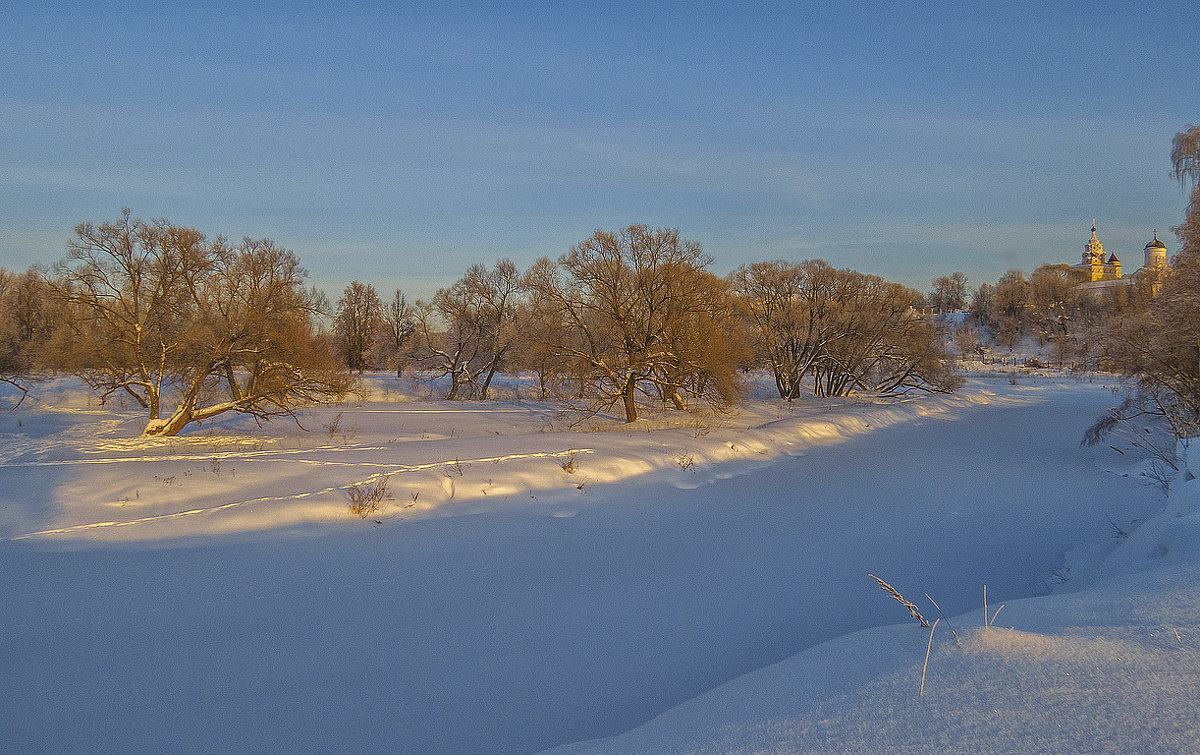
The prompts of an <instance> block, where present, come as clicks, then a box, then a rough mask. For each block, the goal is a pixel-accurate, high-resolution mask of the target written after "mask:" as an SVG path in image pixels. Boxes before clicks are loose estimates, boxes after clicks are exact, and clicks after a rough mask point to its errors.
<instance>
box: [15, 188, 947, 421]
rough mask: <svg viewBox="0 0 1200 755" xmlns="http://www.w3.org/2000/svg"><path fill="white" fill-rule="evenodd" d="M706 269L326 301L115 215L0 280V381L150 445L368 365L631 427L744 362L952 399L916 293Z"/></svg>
mask: <svg viewBox="0 0 1200 755" xmlns="http://www.w3.org/2000/svg"><path fill="white" fill-rule="evenodd" d="M711 262H712V260H711V258H710V257H708V256H707V255H706V254H705V253H704V252H703V250H702V249H701V247H700V245H699V244H698V243H696V242H694V241H689V240H687V239H684V238H681V237H680V235H679V233H678V231H675V230H672V229H665V228H650V227H648V226H644V225H634V226H630V227H628V228H625V229H622V230H620V231H617V232H606V231H597V232H596V233H594V234H593V235H592V236H591V237H589V238H587V239H586V240H584V241H582V242H580V243H579V244H576V245H575V246H573V247H571V249H570V250H568V251H567V252H566V253H565V254H563V255H562V256H560V257H559V258H557V259H553V260H552V259H549V258H543V259H539V260H538V261H537V262H535V263H534V264H533V265H532V266H531V267H530V268H529V269H528V270H525V271H520V270H518V269H517V268H516V266H515V265H514V264H513V263H512V262H511V261H509V260H501V261H499V262H497V263H496V264H495V265H493V266H491V267H487V266H485V265H472V266H471V267H470V268H468V270H467V271H466V272H465V273H464V275H463V276H462V277H461V278H459V279H458V280H457V281H455V282H454V283H453V284H451V285H450V286H447V287H445V288H443V289H441V290H439V291H438V292H437V293H436V294H435V295H434V296H433V297H432V298H431V299H430V300H429V301H414V302H411V303H410V302H409V301H408V300H407V297H406V296H405V294H404V293H403V292H401V291H395V292H394V293H393V294H392V295H391V296H389V297H388V299H387V300H386V301H385V300H384V299H383V298H382V297H381V296H380V295H379V293H378V291H377V290H376V289H375V287H374V286H372V285H370V284H368V283H362V282H358V281H356V282H353V283H351V284H350V285H349V286H347V287H346V289H345V290H344V291H343V292H342V294H341V296H340V297H339V298H338V300H337V301H336V303H334V304H333V305H332V306H331V305H330V303H329V302H328V299H327V298H326V297H325V296H324V295H322V294H321V293H320V292H319V291H316V290H313V289H307V288H305V287H304V279H305V277H306V273H305V271H304V270H303V268H302V267H301V266H300V264H299V260H298V259H297V258H296V256H295V255H294V254H293V253H292V252H291V251H289V250H286V249H283V248H281V247H278V246H276V245H275V244H274V243H272V242H271V241H269V240H266V239H259V240H254V239H248V238H247V239H243V240H242V242H241V243H239V244H232V243H230V242H229V241H227V240H226V239H224V238H220V237H217V238H213V239H210V238H208V237H207V236H205V235H204V234H203V233H201V232H200V231H197V230H195V229H191V228H185V227H180V226H176V225H173V224H171V223H169V222H167V221H165V220H156V221H149V222H147V221H142V220H138V219H135V218H132V217H131V216H130V213H129V212H128V211H124V212H123V214H122V216H121V217H120V218H118V219H117V220H115V221H113V222H108V223H101V224H99V225H95V224H92V223H83V224H81V225H79V226H77V227H76V229H75V238H74V239H73V240H72V241H71V243H70V245H69V247H68V254H67V258H66V259H65V260H63V261H62V262H60V263H59V264H57V265H56V266H55V267H54V268H52V269H48V270H39V269H32V270H29V271H27V272H25V273H21V274H14V273H9V272H0V304H2V306H3V309H2V310H0V311H2V312H3V316H2V318H0V374H3V376H4V378H5V379H6V380H7V381H8V382H12V383H14V384H17V385H21V384H22V376H27V375H30V374H33V373H35V372H47V371H63V372H69V373H72V374H75V375H78V376H80V377H81V378H82V379H84V380H85V381H87V382H88V383H89V384H90V385H92V386H93V387H95V388H96V389H97V390H98V391H100V392H101V394H102V395H103V396H104V397H106V398H107V397H109V396H112V395H114V394H118V395H122V396H126V397H128V398H131V399H132V400H134V401H135V402H137V403H138V405H140V406H142V407H143V408H145V409H146V411H147V416H148V420H147V424H146V428H145V431H144V432H145V433H146V434H162V435H173V434H175V433H177V432H179V431H180V430H181V429H182V428H183V427H185V426H187V425H188V424H191V423H193V422H198V421H202V420H205V419H208V418H210V417H213V416H216V415H218V414H221V413H223V412H229V411H233V412H240V413H246V414H251V415H254V416H258V417H268V416H274V415H279V414H283V415H289V414H294V412H295V410H296V409H297V408H298V407H299V406H301V405H303V404H304V403H307V402H311V401H320V400H326V399H329V398H332V397H336V396H340V395H342V394H343V393H344V392H345V391H346V390H347V389H348V388H349V387H350V385H351V382H352V381H351V373H353V372H359V373H361V372H362V371H364V370H367V369H391V370H395V371H397V372H398V373H399V372H401V371H403V370H404V369H406V368H413V369H418V370H421V371H423V372H424V373H425V374H427V375H430V376H434V377H447V378H449V389H448V391H447V394H446V397H447V398H451V399H455V398H480V399H484V398H488V397H489V395H490V394H491V392H492V383H493V380H494V378H495V376H496V375H497V374H500V373H516V372H523V373H531V374H533V375H536V376H537V380H538V386H539V390H540V394H541V397H542V398H544V399H550V398H564V399H569V400H574V401H578V402H581V403H583V404H586V405H587V406H589V407H590V408H592V409H596V410H599V409H604V408H610V407H614V406H620V407H621V410H622V411H623V412H624V415H625V418H626V420H627V421H633V420H635V419H637V416H638V406H639V403H640V402H641V401H642V400H644V399H646V398H647V397H648V398H650V399H652V400H655V401H661V402H663V403H664V404H665V405H668V406H672V407H675V408H678V409H683V408H686V407H687V406H689V405H691V404H695V403H697V402H708V403H712V404H718V405H723V404H728V403H730V402H732V401H734V400H735V399H736V398H737V396H738V395H739V392H740V390H741V386H742V383H743V375H744V374H745V373H746V372H747V371H749V370H753V369H760V368H761V369H767V370H769V371H771V372H772V374H773V375H774V377H775V383H776V386H777V388H778V390H779V395H780V396H781V397H783V398H786V399H793V398H795V397H797V396H798V395H800V393H801V391H802V390H807V391H810V392H812V393H815V394H816V395H821V396H840V395H845V394H848V393H850V392H853V391H875V392H902V391H908V390H913V389H921V390H930V391H945V390H952V389H953V388H954V387H955V386H956V385H957V379H956V378H955V377H954V375H953V373H952V370H951V368H950V364H949V359H948V356H949V355H948V353H947V351H946V349H945V347H944V345H943V340H944V339H942V338H941V337H940V336H939V335H938V333H937V331H936V329H935V327H934V325H933V324H932V323H931V322H930V321H929V320H928V319H927V318H923V317H921V316H920V313H919V311H918V309H917V307H918V306H919V305H920V304H921V301H922V296H921V294H920V293H919V292H917V291H914V290H912V289H908V288H905V287H904V286H901V285H899V284H895V283H889V282H887V281H884V280H883V279H881V278H878V277H876V276H871V275H864V274H862V273H858V272H855V271H851V270H838V269H835V268H833V267H832V266H830V265H828V264H827V263H825V262H822V261H819V260H814V261H807V262H801V263H792V262H782V261H780V262H763V263H755V264H753V265H746V266H743V267H741V268H739V269H738V270H736V271H735V272H734V273H732V274H731V275H729V276H726V277H724V278H722V277H718V276H716V275H715V274H713V273H712V272H711V271H710V270H709V269H708V268H709V266H710V264H711ZM802 386H803V387H802ZM168 401H169V403H167V402H168Z"/></svg>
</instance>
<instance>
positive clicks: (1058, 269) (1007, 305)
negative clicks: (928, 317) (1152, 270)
mask: <svg viewBox="0 0 1200 755" xmlns="http://www.w3.org/2000/svg"><path fill="white" fill-rule="evenodd" d="M1088 280H1089V278H1088V276H1087V274H1085V273H1084V272H1083V271H1082V270H1080V269H1078V268H1076V267H1072V266H1071V265H1066V264H1046V265H1042V266H1041V267H1039V268H1037V269H1036V270H1034V272H1033V274H1032V275H1026V274H1025V273H1024V272H1022V271H1019V270H1010V271H1008V272H1007V273H1005V274H1004V275H1003V276H1001V277H1000V280H999V281H997V282H996V283H982V284H980V285H979V286H978V287H977V288H974V289H968V287H967V278H966V276H965V275H963V274H962V273H954V274H953V275H952V276H944V277H941V278H936V279H934V281H933V288H932V289H931V290H930V292H929V293H928V294H927V295H926V302H927V304H928V306H929V307H930V308H932V309H933V310H934V311H937V312H954V311H960V312H962V311H965V312H966V313H967V318H966V324H967V325H969V326H972V328H973V329H972V328H966V329H959V330H958V331H956V332H955V333H954V338H955V341H954V345H955V349H956V351H958V352H959V354H960V356H962V357H963V358H970V355H972V354H978V353H982V351H983V346H984V343H983V342H981V341H980V340H979V339H978V338H977V337H976V335H975V334H976V333H977V332H978V333H984V334H986V335H987V336H988V339H990V340H991V341H992V342H993V343H994V344H995V345H996V346H997V347H999V348H1003V349H1008V350H1010V351H1011V350H1014V349H1016V348H1017V346H1018V344H1019V343H1020V342H1021V341H1022V339H1031V340H1032V341H1033V342H1035V343H1037V344H1038V345H1040V346H1045V347H1047V350H1048V352H1049V355H1050V358H1051V359H1052V361H1053V362H1054V365H1055V366H1057V367H1059V368H1060V369H1064V368H1070V367H1079V368H1086V369H1110V368H1111V367H1112V365H1111V363H1110V360H1107V359H1106V353H1107V352H1106V347H1105V333H1106V331H1107V329H1108V328H1109V327H1111V326H1112V325H1113V324H1114V323H1117V322H1119V321H1121V320H1125V319H1128V318H1130V317H1134V316H1137V315H1139V314H1141V313H1144V312H1146V311H1147V309H1148V308H1149V306H1150V303H1151V300H1152V299H1153V298H1154V296H1153V294H1154V292H1155V290H1156V289H1157V288H1160V287H1161V285H1162V282H1163V278H1162V277H1160V276H1156V275H1152V274H1146V275H1142V276H1140V277H1138V278H1136V279H1134V281H1133V282H1132V283H1130V284H1129V285H1119V286H1113V287H1111V288H1105V289H1101V290H1099V291H1096V290H1089V289H1087V288H1085V287H1082V286H1081V285H1080V284H1082V283H1085V282H1087V281H1088Z"/></svg>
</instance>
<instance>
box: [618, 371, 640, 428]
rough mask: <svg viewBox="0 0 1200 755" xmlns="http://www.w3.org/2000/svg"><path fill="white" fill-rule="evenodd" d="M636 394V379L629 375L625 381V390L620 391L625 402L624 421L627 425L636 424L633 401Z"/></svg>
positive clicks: (635, 404) (635, 406)
mask: <svg viewBox="0 0 1200 755" xmlns="http://www.w3.org/2000/svg"><path fill="white" fill-rule="evenodd" d="M636 392H637V379H636V378H635V377H634V376H633V375H630V376H629V377H627V378H626V379H625V389H624V390H623V391H621V395H622V396H624V400H625V421H626V422H627V423H628V422H636V421H637V418H638V415H637V402H636V401H634V396H635V395H636Z"/></svg>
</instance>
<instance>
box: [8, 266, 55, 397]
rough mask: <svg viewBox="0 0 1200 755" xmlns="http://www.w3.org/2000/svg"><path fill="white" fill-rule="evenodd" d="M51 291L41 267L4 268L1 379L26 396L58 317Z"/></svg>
mask: <svg viewBox="0 0 1200 755" xmlns="http://www.w3.org/2000/svg"><path fill="white" fill-rule="evenodd" d="M49 292H50V284H49V283H48V282H47V281H46V278H45V276H44V275H43V273H42V272H41V271H40V270H38V269H37V268H30V269H28V270H26V271H25V272H24V273H12V272H9V271H7V270H4V269H0V382H4V383H8V384H9V385H12V386H13V387H15V388H17V389H18V390H20V391H21V393H22V399H23V398H24V395H25V392H26V390H27V387H28V382H29V377H30V375H31V372H32V371H33V370H34V369H35V368H36V367H37V366H38V364H39V361H40V360H41V356H42V351H43V350H44V347H45V344H46V342H47V341H48V340H49V337H50V329H51V325H52V323H53V322H54V320H55V319H56V318H55V313H54V311H53V310H54V303H53V302H52V301H51V300H50V296H49ZM19 403H20V402H18V404H19Z"/></svg>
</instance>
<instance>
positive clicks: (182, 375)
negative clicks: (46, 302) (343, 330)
mask: <svg viewBox="0 0 1200 755" xmlns="http://www.w3.org/2000/svg"><path fill="white" fill-rule="evenodd" d="M304 277H305V272H304V270H303V268H301V267H300V263H299V261H298V260H297V259H296V256H295V255H294V254H293V253H292V252H291V251H289V250H287V249H283V248H281V247H278V246H276V245H275V244H274V243H273V242H271V241H269V240H266V239H262V240H252V239H248V238H247V239H244V240H243V241H242V243H241V244H239V245H237V246H231V245H230V244H228V243H227V242H226V241H225V240H224V239H223V238H219V237H218V238H216V239H212V240H209V239H208V238H206V237H205V235H204V234H203V233H201V232H200V231H197V230H195V229H192V228H184V227H181V226H175V225H171V224H170V223H168V222H167V221H166V220H155V221H151V222H144V221H141V220H137V219H132V218H130V216H129V211H128V210H125V211H124V212H123V214H122V216H121V217H120V218H118V219H117V220H116V221H114V222H111V223H101V224H100V225H94V224H92V223H82V224H80V225H79V226H77V227H76V228H75V239H74V240H73V241H72V242H71V244H70V247H69V250H68V259H67V260H66V261H64V262H63V263H61V264H60V265H59V267H58V276H57V278H56V280H55V293H56V296H57V298H58V300H59V301H61V302H62V303H63V304H64V305H65V306H66V316H65V317H64V319H63V322H62V323H61V325H60V327H59V328H58V330H57V332H56V334H55V337H54V339H53V340H52V342H51V344H50V346H49V347H48V350H49V351H50V359H51V361H52V363H54V364H56V365H57V366H58V367H60V368H65V369H68V370H70V371H71V372H74V373H75V374H77V375H79V376H80V377H81V378H83V379H84V380H85V381H87V382H88V383H89V384H90V385H92V386H93V387H95V388H97V389H100V390H102V391H103V394H104V395H105V396H106V397H107V396H109V395H111V394H113V393H115V392H118V391H122V392H124V393H125V394H128V395H129V396H131V397H132V398H133V399H134V400H136V401H137V402H138V404H139V405H141V406H142V407H143V408H145V409H146V410H147V411H148V414H149V417H148V420H147V423H146V427H145V429H144V430H143V434H145V435H175V434H177V433H178V432H179V431H180V430H182V429H183V428H184V427H186V426H187V425H189V424H191V423H193V422H199V421H202V420H205V419H208V418H210V417H214V416H216V415H218V414H222V413H224V412H240V413H243V414H250V415H253V416H255V417H260V418H266V417H270V416H276V415H285V416H292V415H294V412H295V410H296V409H297V408H298V407H299V406H301V405H303V404H305V403H307V402H311V401H320V400H325V399H329V398H332V397H338V396H341V395H342V394H343V393H344V392H345V390H346V389H347V388H348V384H349V380H348V376H347V375H346V374H345V373H344V372H343V371H340V370H338V369H337V368H336V365H335V364H334V362H333V360H332V358H331V357H330V355H329V354H328V353H327V351H326V349H325V348H324V346H323V344H322V342H321V341H320V340H319V339H318V338H317V335H316V333H315V331H314V326H313V316H314V315H315V314H317V312H318V310H319V309H320V307H321V306H322V304H323V302H324V297H322V296H321V295H320V294H319V293H317V292H315V291H306V290H305V289H304V288H303V280H304ZM171 406H173V407H174V408H169V407H171Z"/></svg>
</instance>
